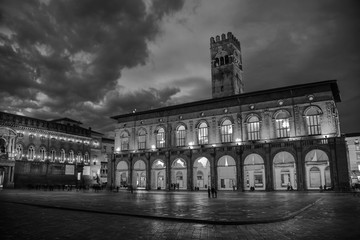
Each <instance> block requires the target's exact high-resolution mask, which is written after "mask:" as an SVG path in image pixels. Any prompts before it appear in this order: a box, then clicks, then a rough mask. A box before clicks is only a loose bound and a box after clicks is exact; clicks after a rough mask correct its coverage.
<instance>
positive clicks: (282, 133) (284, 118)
mask: <svg viewBox="0 0 360 240" xmlns="http://www.w3.org/2000/svg"><path fill="white" fill-rule="evenodd" d="M289 117H290V116H289V113H288V112H286V111H281V112H279V113H278V114H277V115H276V119H275V124H276V135H277V137H278V138H285V137H289V136H290V123H289Z"/></svg>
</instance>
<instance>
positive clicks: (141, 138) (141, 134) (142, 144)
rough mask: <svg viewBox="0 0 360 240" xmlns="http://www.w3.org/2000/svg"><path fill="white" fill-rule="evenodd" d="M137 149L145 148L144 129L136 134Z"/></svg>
mask: <svg viewBox="0 0 360 240" xmlns="http://www.w3.org/2000/svg"><path fill="white" fill-rule="evenodd" d="M138 148H139V149H145V148H146V132H145V130H144V129H140V130H139V133H138Z"/></svg>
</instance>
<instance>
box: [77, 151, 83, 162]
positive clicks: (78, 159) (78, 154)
mask: <svg viewBox="0 0 360 240" xmlns="http://www.w3.org/2000/svg"><path fill="white" fill-rule="evenodd" d="M81 161H82V154H81V152H78V153H77V154H76V162H78V163H81Z"/></svg>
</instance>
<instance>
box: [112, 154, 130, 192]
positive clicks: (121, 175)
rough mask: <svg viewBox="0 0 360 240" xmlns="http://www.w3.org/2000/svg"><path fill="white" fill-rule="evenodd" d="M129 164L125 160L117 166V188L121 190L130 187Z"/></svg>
mask: <svg viewBox="0 0 360 240" xmlns="http://www.w3.org/2000/svg"><path fill="white" fill-rule="evenodd" d="M129 173H130V172H129V164H128V162H127V161H125V160H121V161H119V162H118V164H117V165H116V174H115V186H116V187H120V188H127V187H128V185H129V182H130V181H129V178H130V175H129Z"/></svg>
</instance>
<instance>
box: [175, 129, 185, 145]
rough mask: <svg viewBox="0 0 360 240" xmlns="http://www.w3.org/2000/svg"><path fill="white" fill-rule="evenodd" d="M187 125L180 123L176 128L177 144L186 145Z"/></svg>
mask: <svg viewBox="0 0 360 240" xmlns="http://www.w3.org/2000/svg"><path fill="white" fill-rule="evenodd" d="M185 134H186V131H185V126H184V125H180V126H178V128H177V129H176V146H185V136H186V135H185Z"/></svg>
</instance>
